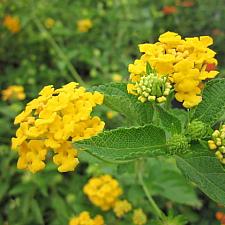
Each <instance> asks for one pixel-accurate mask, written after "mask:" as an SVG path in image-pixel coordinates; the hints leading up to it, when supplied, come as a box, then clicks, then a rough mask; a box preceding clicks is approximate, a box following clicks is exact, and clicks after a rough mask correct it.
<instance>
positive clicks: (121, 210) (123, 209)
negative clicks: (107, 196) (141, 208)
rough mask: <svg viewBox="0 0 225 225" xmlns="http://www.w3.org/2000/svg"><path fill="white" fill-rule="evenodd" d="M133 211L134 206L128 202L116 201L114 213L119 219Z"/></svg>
mask: <svg viewBox="0 0 225 225" xmlns="http://www.w3.org/2000/svg"><path fill="white" fill-rule="evenodd" d="M131 209H132V205H131V204H130V203H129V202H128V201H127V200H118V201H116V203H115V205H114V207H113V211H114V213H115V214H116V216H117V217H119V218H121V217H123V216H124V215H125V214H126V213H128V212H130V211H131Z"/></svg>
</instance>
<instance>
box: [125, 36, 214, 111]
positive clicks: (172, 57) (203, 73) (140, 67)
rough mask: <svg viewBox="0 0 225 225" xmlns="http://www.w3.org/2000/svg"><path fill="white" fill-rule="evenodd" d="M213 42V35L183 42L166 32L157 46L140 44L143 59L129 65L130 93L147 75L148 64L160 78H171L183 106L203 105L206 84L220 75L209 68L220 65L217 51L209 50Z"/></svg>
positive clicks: (186, 39)
mask: <svg viewBox="0 0 225 225" xmlns="http://www.w3.org/2000/svg"><path fill="white" fill-rule="evenodd" d="M212 43H213V40H212V38H211V37H209V36H201V37H192V38H185V39H182V38H181V36H180V35H178V34H177V33H173V32H166V33H164V34H162V35H161V36H160V37H159V41H158V42H156V43H155V44H149V43H146V44H140V45H139V49H140V52H141V53H143V55H142V56H141V58H140V59H137V60H135V62H134V64H130V65H129V72H130V80H131V84H129V90H130V92H131V93H132V89H133V90H134V91H135V83H137V82H139V81H140V80H141V77H143V76H146V65H147V63H149V64H150V66H151V68H153V69H154V70H156V72H157V74H158V76H159V77H161V76H165V75H167V76H168V77H169V80H170V82H171V84H173V86H174V89H175V92H176V94H175V97H176V99H177V100H178V101H179V102H183V106H184V107H186V108H191V107H193V106H196V105H198V104H199V102H201V100H202V97H201V88H202V82H203V81H204V80H206V79H209V78H214V77H215V76H216V75H217V74H218V72H217V71H215V70H214V68H212V69H211V70H210V71H209V69H208V67H207V66H208V65H217V60H216V59H215V58H214V56H215V54H216V53H215V52H214V51H213V50H211V49H210V48H208V46H210V45H212Z"/></svg>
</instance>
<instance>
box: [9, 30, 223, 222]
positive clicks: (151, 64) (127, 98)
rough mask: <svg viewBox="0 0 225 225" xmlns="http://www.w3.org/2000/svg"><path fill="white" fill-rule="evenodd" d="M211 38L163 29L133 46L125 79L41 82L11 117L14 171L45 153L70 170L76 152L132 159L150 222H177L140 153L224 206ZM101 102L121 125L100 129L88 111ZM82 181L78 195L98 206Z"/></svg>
mask: <svg viewBox="0 0 225 225" xmlns="http://www.w3.org/2000/svg"><path fill="white" fill-rule="evenodd" d="M212 43H213V40H212V38H211V37H209V36H201V37H192V38H185V39H182V38H181V36H180V35H178V34H176V33H173V32H166V33H164V34H162V35H161V36H160V37H159V41H158V42H156V43H154V44H150V43H145V44H141V45H139V49H140V52H141V53H143V54H142V55H141V57H140V59H137V60H135V61H134V63H133V64H130V65H129V69H128V70H129V72H130V78H129V81H128V82H127V83H118V82H116V83H108V84H104V85H100V86H95V87H91V88H89V89H88V90H86V89H84V88H82V87H78V84H75V83H70V84H68V85H65V86H64V87H62V88H61V89H56V90H54V89H53V87H51V86H48V87H45V88H44V89H43V90H42V91H41V92H40V96H39V97H38V98H37V99H35V100H33V101H32V102H30V103H28V105H27V107H26V109H25V111H23V112H22V113H21V114H20V115H18V116H17V117H16V119H15V123H16V124H20V127H19V129H18V130H17V133H16V138H14V139H13V148H14V149H16V150H17V151H18V153H19V160H18V168H20V169H26V170H30V171H32V172H37V171H39V170H41V169H44V167H45V163H44V161H45V159H46V155H47V152H48V151H49V150H53V152H54V153H55V155H54V156H53V161H54V163H55V164H57V165H58V170H59V171H60V172H67V171H72V170H74V169H75V167H76V166H77V164H78V163H79V161H78V159H77V157H79V153H80V152H82V151H85V152H86V153H87V154H90V155H92V156H94V157H96V158H98V159H101V160H103V161H106V162H109V163H115V164H123V163H130V162H134V163H135V165H136V168H137V176H138V180H139V182H140V183H141V184H143V185H142V186H143V191H144V192H145V193H146V195H147V198H148V200H149V203H150V205H151V208H152V212H153V214H154V215H155V217H156V220H155V224H182V222H180V223H179V221H181V220H179V218H178V217H175V218H173V217H171V218H170V217H169V216H168V217H166V216H165V214H164V212H162V210H161V209H160V208H159V207H158V206H157V204H156V202H155V201H154V200H153V198H152V196H151V195H150V194H149V193H148V192H147V191H146V188H145V184H144V179H143V171H145V172H146V170H144V168H145V163H146V160H145V159H146V158H147V157H159V156H163V157H172V158H174V159H175V160H176V163H177V166H178V168H179V169H180V170H181V172H182V173H183V174H184V175H185V177H186V178H187V179H188V180H190V181H191V182H193V183H195V184H196V185H197V186H198V187H199V188H200V189H201V190H202V191H203V192H204V193H205V194H206V195H207V196H209V197H210V198H211V199H212V200H214V201H216V202H218V203H220V204H222V205H225V185H224V184H225V171H224V164H225V158H224V156H225V125H224V124H223V122H224V119H225V117H224V115H225V79H222V78H218V77H217V78H216V76H217V75H218V73H219V72H218V71H217V70H216V65H217V60H216V59H215V54H216V53H215V52H214V51H213V50H212V49H210V48H209V46H210V45H212ZM179 102H180V103H179ZM101 104H104V105H105V106H107V107H109V108H111V109H112V110H114V111H116V112H118V113H120V114H121V115H123V117H124V120H126V121H127V122H128V123H127V124H129V127H119V128H117V129H113V130H105V131H103V128H104V122H103V121H102V120H101V119H100V118H99V117H97V116H92V114H91V113H92V109H93V108H94V107H95V106H96V105H101ZM177 105H179V107H178V108H175V106H177ZM100 107H101V106H100ZM150 172H151V171H149V173H150ZM74 176H75V175H74ZM96 182H97V181H96ZM90 185H91V184H89V186H90ZM93 185H97V183H96V184H93ZM89 186H86V188H85V192H86V193H87V194H88V195H90V196H92V198H93V199H92V201H94V202H96V201H97V202H98V203H99V202H100V203H101V200H99V199H98V198H97V197H95V196H94V195H95V194H96V193H95V190H94V191H93V190H92V189H90V188H89ZM116 193H117V192H116ZM117 194H118V195H119V194H120V193H119V192H118V193H117ZM90 198H91V197H90ZM100 203H99V204H100ZM100 206H102V207H105V205H104V204H103V203H101V204H100ZM110 207H114V206H110ZM168 221H169V222H170V223H169V222H168ZM171 221H172V222H171ZM177 221H178V222H177Z"/></svg>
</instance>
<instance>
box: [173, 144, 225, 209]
mask: <svg viewBox="0 0 225 225" xmlns="http://www.w3.org/2000/svg"><path fill="white" fill-rule="evenodd" d="M176 160H177V165H178V168H180V169H181V171H182V172H183V174H184V175H185V176H186V177H187V178H188V179H189V180H191V181H193V182H194V183H196V185H197V186H198V187H199V188H200V189H201V190H202V191H203V192H204V193H205V194H206V195H208V196H209V197H210V198H211V199H213V200H214V201H216V202H218V203H221V204H223V205H225V185H224V184H225V170H224V168H223V167H222V165H221V163H220V162H219V160H218V159H217V158H216V157H215V156H214V154H213V153H212V152H210V150H209V149H208V148H207V147H204V146H202V145H200V144H196V145H194V146H192V152H191V153H189V154H187V155H184V156H182V157H181V156H176Z"/></svg>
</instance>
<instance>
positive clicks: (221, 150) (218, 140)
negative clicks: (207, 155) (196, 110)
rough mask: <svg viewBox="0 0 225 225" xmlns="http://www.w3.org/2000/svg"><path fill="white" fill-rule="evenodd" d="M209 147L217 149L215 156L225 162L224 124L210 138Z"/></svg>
mask: <svg viewBox="0 0 225 225" xmlns="http://www.w3.org/2000/svg"><path fill="white" fill-rule="evenodd" d="M208 146H209V149H211V150H213V151H215V156H216V157H217V158H218V159H219V160H220V162H221V163H222V164H225V125H222V126H221V127H220V128H219V129H218V130H215V131H214V132H213V134H212V139H211V140H208Z"/></svg>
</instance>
